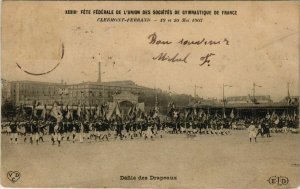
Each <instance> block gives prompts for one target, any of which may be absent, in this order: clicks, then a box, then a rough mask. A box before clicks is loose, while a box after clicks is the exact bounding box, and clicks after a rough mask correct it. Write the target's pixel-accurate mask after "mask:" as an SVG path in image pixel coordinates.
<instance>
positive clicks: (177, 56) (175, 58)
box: [147, 32, 229, 66]
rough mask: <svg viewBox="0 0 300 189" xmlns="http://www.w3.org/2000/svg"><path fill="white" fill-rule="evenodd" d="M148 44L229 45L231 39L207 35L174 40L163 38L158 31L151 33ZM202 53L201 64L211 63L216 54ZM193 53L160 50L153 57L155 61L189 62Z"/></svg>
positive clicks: (208, 64)
mask: <svg viewBox="0 0 300 189" xmlns="http://www.w3.org/2000/svg"><path fill="white" fill-rule="evenodd" d="M147 39H148V44H150V45H154V46H164V47H166V46H171V45H181V46H204V47H205V46H227V45H229V40H228V39H227V38H223V39H220V40H211V39H207V38H205V37H202V38H200V39H199V40H189V39H186V38H181V39H179V40H178V41H172V40H163V39H160V38H159V37H158V35H157V34H156V32H154V33H152V34H150V35H149V36H148V38H147ZM199 54H200V58H199V59H198V60H199V61H200V62H199V63H198V64H199V66H203V65H207V66H210V65H211V60H212V57H213V56H215V55H216V54H215V53H214V52H209V53H207V54H201V52H200V53H199ZM191 56H192V55H191V53H190V52H189V53H181V52H175V53H169V52H160V53H158V54H157V55H155V56H153V57H152V60H154V61H161V62H171V63H188V62H189V58H190V57H191Z"/></svg>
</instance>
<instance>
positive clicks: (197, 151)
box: [1, 130, 300, 188]
mask: <svg viewBox="0 0 300 189" xmlns="http://www.w3.org/2000/svg"><path fill="white" fill-rule="evenodd" d="M45 140H46V141H45V143H40V144H39V145H36V144H33V145H31V144H29V143H23V141H21V142H20V143H19V144H9V137H8V136H7V135H5V134H2V139H1V142H2V154H1V155H2V165H1V166H2V169H1V170H2V172H1V178H2V185H4V186H8V187H123V188H124V187H153V188H154V187H155V188H157V187H161V188H162V187H163V188H167V187H168V188H169V187H177V188H191V187H194V188H295V187H297V186H298V185H300V181H299V180H300V150H299V149H300V148H299V147H300V137H299V135H298V134H291V133H288V134H283V133H276V134H272V137H271V138H261V137H260V136H259V137H258V141H257V143H254V142H252V143H250V142H249V140H248V133H247V131H245V130H242V131H233V133H232V134H231V135H226V136H216V135H201V136H199V135H198V136H197V137H195V138H193V139H190V138H187V137H186V135H184V134H168V135H166V136H165V138H163V139H159V138H156V139H155V140H154V141H150V140H147V141H145V140H143V139H136V140H132V141H131V140H125V141H120V140H113V141H109V142H96V143H95V142H91V143H86V142H85V143H82V144H81V143H75V144H73V143H70V142H66V141H63V143H62V146H60V147H58V146H57V145H55V146H53V145H51V142H50V141H49V140H50V138H49V137H45ZM8 171H18V172H20V174H21V177H20V178H19V180H17V181H16V182H15V183H12V182H10V181H9V180H8V179H7V173H8ZM121 176H132V177H131V178H132V179H133V177H134V176H135V178H136V180H120V177H121ZM139 176H143V177H147V180H138V179H139ZM151 176H155V177H157V176H164V177H168V178H169V180H167V178H164V180H150V178H153V177H151ZM279 176H281V177H285V178H288V183H287V185H282V186H279V184H281V183H277V182H275V181H277V180H278V179H277V178H278V177H279ZM270 177H272V178H276V179H275V180H273V183H272V182H271V184H270V183H269V181H268V180H269V178H270Z"/></svg>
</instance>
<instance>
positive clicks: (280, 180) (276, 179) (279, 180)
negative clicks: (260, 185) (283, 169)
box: [268, 176, 289, 186]
mask: <svg viewBox="0 0 300 189" xmlns="http://www.w3.org/2000/svg"><path fill="white" fill-rule="evenodd" d="M268 182H269V184H271V185H277V186H282V185H287V184H288V183H289V179H288V178H287V177H284V176H271V177H270V178H269V179H268Z"/></svg>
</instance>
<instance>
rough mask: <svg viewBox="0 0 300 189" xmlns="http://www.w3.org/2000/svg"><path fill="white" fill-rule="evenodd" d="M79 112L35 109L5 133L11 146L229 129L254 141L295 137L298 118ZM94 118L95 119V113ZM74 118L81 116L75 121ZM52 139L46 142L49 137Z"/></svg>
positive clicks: (14, 121) (5, 125)
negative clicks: (274, 135)
mask: <svg viewBox="0 0 300 189" xmlns="http://www.w3.org/2000/svg"><path fill="white" fill-rule="evenodd" d="M83 112H84V113H82V112H81V111H80V109H78V110H77V114H75V112H73V111H71V110H70V109H68V110H66V111H63V109H60V108H59V107H58V106H53V108H52V110H51V111H50V113H47V111H46V108H44V109H43V112H42V113H41V115H40V116H37V112H36V111H34V110H33V112H32V116H27V117H23V118H21V116H18V115H15V116H13V117H12V118H10V119H8V120H7V121H6V122H2V124H1V126H2V128H1V129H2V133H6V134H8V135H9V136H10V143H18V142H20V141H19V140H23V141H24V142H29V143H31V144H34V143H36V144H39V143H40V142H44V136H47V135H49V136H50V139H51V142H52V144H53V145H54V144H58V145H59V146H60V145H61V142H62V141H63V140H65V141H69V142H73V143H75V142H80V143H82V142H92V141H93V142H97V141H109V140H117V139H118V140H134V139H138V138H142V139H145V140H147V139H150V140H153V139H154V138H163V137H164V135H165V134H186V135H187V136H188V137H191V138H193V137H195V136H197V135H220V136H221V135H230V134H231V130H238V129H247V128H248V131H249V137H250V141H251V138H254V139H255V141H256V137H257V136H258V135H261V136H262V137H264V136H266V137H271V134H270V133H277V132H282V133H288V132H291V133H297V132H298V130H297V129H298V126H299V122H298V116H297V115H296V113H295V112H294V113H293V114H290V115H288V114H287V115H286V114H285V113H284V114H283V115H281V116H279V115H277V114H276V113H275V112H273V114H272V115H270V114H269V113H267V114H266V115H265V116H263V117H256V118H255V119H253V117H252V118H249V117H247V116H244V117H241V116H234V113H233V110H232V112H231V114H230V116H227V117H226V115H225V114H223V115H220V114H217V112H214V114H210V113H209V112H204V111H203V110H201V109H200V110H196V109H194V110H190V111H186V110H184V111H182V112H180V111H178V110H176V109H175V108H172V109H171V111H170V112H169V116H168V117H164V118H163V119H162V117H160V116H159V112H158V111H157V109H156V110H153V111H150V113H149V115H147V114H146V113H143V112H140V113H139V116H137V115H138V113H132V112H131V113H132V114H131V115H130V116H120V115H118V114H116V113H114V114H112V115H111V117H109V118H108V117H107V116H106V114H102V115H100V114H99V111H98V114H97V111H94V112H92V111H87V110H86V111H83ZM92 113H93V114H92ZM73 115H77V116H76V117H74V118H73ZM47 138H48V137H47Z"/></svg>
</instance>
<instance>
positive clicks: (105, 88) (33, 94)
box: [1, 79, 299, 106]
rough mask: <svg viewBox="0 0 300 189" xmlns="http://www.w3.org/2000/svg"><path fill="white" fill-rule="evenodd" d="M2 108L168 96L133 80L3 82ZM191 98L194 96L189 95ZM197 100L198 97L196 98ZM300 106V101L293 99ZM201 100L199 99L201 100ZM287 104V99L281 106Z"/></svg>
mask: <svg viewBox="0 0 300 189" xmlns="http://www.w3.org/2000/svg"><path fill="white" fill-rule="evenodd" d="M1 91H2V94H1V97H2V98H1V100H2V104H3V103H4V102H6V101H10V102H12V103H13V104H14V105H16V106H19V105H33V104H37V103H39V104H46V105H52V104H53V103H54V102H60V103H63V104H69V105H78V104H85V105H88V106H93V105H98V104H102V103H104V102H108V101H112V100H113V96H114V95H116V94H120V93H122V92H126V93H131V94H133V95H136V96H139V95H141V94H145V93H156V92H160V93H163V92H165V93H166V94H168V92H166V91H162V90H161V89H153V88H148V87H144V86H139V85H137V84H135V83H134V82H133V81H131V80H124V81H108V82H101V79H98V81H97V82H81V83H78V84H67V83H65V82H63V81H61V82H60V83H52V82H40V81H25V80H23V81H7V80H4V79H2V82H1ZM188 96H192V95H188ZM194 98H196V97H194ZM291 98H293V99H294V100H295V101H297V102H298V100H299V97H298V96H296V97H295V96H294V97H291ZM198 99H199V98H198ZM200 100H201V101H203V102H204V103H210V104H216V103H220V100H218V99H216V98H208V99H204V98H201V99H200ZM225 100H226V104H246V103H251V102H252V101H253V100H255V101H256V102H258V103H273V100H272V99H271V96H270V95H258V96H255V99H253V97H252V96H250V95H249V96H230V97H226V98H225ZM283 101H287V97H285V98H283V99H282V100H281V101H280V102H283Z"/></svg>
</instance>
